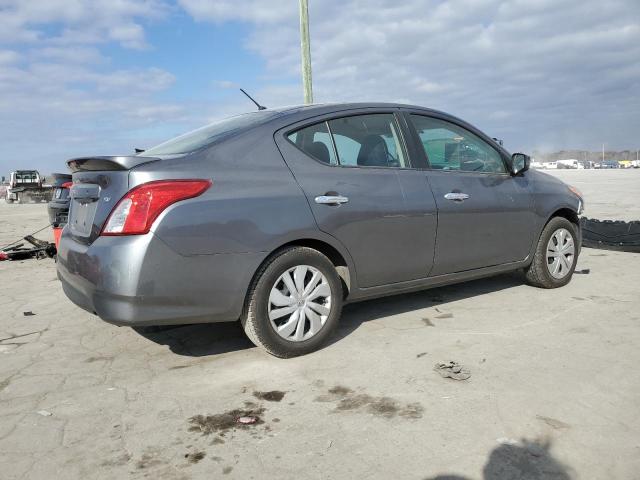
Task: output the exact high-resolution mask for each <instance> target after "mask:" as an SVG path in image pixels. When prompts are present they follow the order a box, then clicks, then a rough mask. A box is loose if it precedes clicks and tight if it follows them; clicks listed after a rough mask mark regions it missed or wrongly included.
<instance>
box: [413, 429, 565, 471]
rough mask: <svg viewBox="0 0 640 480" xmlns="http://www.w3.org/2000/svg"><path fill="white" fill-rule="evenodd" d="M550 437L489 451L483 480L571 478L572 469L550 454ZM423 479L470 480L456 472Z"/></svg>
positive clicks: (524, 440)
mask: <svg viewBox="0 0 640 480" xmlns="http://www.w3.org/2000/svg"><path fill="white" fill-rule="evenodd" d="M550 450H551V442H550V441H549V440H542V441H541V440H527V439H522V440H520V441H512V442H510V443H506V444H501V445H499V446H498V447H496V448H494V449H493V450H492V451H491V453H490V454H489V458H488V459H487V463H486V464H485V466H484V468H483V469H482V479H483V480H546V479H549V480H551V479H553V480H571V478H574V475H573V474H572V472H570V469H569V468H568V467H567V466H565V465H563V464H562V462H560V461H559V460H557V459H555V458H554V457H553V455H551V451H550ZM424 480H470V479H469V478H468V477H464V476H460V475H456V474H444V475H438V476H435V477H426V478H425V479H424Z"/></svg>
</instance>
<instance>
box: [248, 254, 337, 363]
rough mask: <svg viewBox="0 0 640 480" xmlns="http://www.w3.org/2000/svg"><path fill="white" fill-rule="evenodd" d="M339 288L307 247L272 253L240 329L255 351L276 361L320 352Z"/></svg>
mask: <svg viewBox="0 0 640 480" xmlns="http://www.w3.org/2000/svg"><path fill="white" fill-rule="evenodd" d="M342 293H343V292H342V283H341V281H340V277H339V276H338V273H337V271H336V269H335V267H334V265H333V264H332V263H331V261H330V260H329V259H328V258H327V257H326V256H324V255H323V254H322V253H320V252H318V251H317V250H314V249H312V248H307V247H290V248H286V249H284V250H282V251H280V252H278V253H276V254H274V255H273V256H272V257H271V258H270V259H269V260H267V261H266V262H265V264H264V265H263V266H262V267H261V268H260V270H259V271H258V273H257V274H256V278H255V279H254V281H253V283H252V285H251V287H250V290H249V293H248V297H247V302H246V306H245V312H244V314H243V316H242V318H241V322H242V326H243V327H244V331H245V332H246V334H247V336H248V337H249V339H250V340H251V341H252V342H253V343H254V344H255V345H257V346H258V347H261V348H263V349H265V350H266V351H267V352H269V353H270V354H272V355H275V356H276V357H281V358H288V357H295V356H298V355H304V354H307V353H310V352H313V351H315V350H318V349H319V348H320V347H322V346H323V345H324V344H325V343H326V341H327V340H328V339H329V337H330V336H331V334H332V333H333V331H334V330H335V328H336V326H337V324H338V320H339V319H340V314H341V312H342Z"/></svg>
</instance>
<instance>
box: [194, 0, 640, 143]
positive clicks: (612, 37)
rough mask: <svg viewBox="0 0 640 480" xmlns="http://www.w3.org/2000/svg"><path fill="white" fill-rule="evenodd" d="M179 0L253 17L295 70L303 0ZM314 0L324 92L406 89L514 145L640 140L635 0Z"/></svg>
mask: <svg viewBox="0 0 640 480" xmlns="http://www.w3.org/2000/svg"><path fill="white" fill-rule="evenodd" d="M181 4H182V5H183V6H184V7H185V9H186V10H187V11H188V12H189V13H190V14H191V15H193V16H194V18H195V19H196V20H201V21H213V22H221V21H227V20H236V21H244V22H249V23H250V24H251V25H252V33H251V35H250V37H249V38H248V39H247V48H249V49H250V50H252V51H254V52H256V53H258V54H259V55H260V56H261V57H262V58H263V59H264V60H265V62H266V65H267V67H268V68H269V73H268V75H269V78H270V79H271V80H274V79H278V78H280V79H282V80H283V81H285V80H286V81H289V82H291V80H292V79H295V80H296V81H297V79H298V77H299V70H300V66H299V65H300V63H299V62H300V50H299V37H298V35H299V33H298V23H297V21H298V20H297V15H298V11H297V2H295V1H289V0H280V1H275V0H272V1H269V2H250V3H249V4H247V8H241V7H239V6H238V4H237V2H236V1H231V0H221V1H216V2H207V1H204V0H182V1H181ZM309 9H310V22H311V49H312V61H313V79H314V97H315V100H316V101H365V100H381V101H398V100H409V101H410V102H412V103H416V104H421V105H426V106H431V107H434V108H439V109H442V110H445V111H449V112H451V113H454V114H457V115H459V116H461V117H463V118H465V119H467V120H469V121H471V122H472V123H475V124H477V125H478V126H479V127H480V128H483V129H484V130H486V131H487V132H488V133H490V134H492V135H497V136H501V137H504V138H505V139H506V140H507V144H508V146H509V147H511V148H513V149H516V148H520V147H529V148H531V147H535V146H536V145H537V144H543V143H544V144H552V145H556V147H558V148H560V147H565V146H567V147H569V146H571V147H595V146H596V145H597V144H599V143H601V142H602V141H607V142H609V143H610V144H612V145H618V146H619V147H620V148H622V147H628V146H634V145H632V143H634V142H637V139H636V138H637V132H638V131H639V130H640V63H639V62H638V58H640V20H639V19H640V2H638V1H637V0H608V1H607V2H600V1H595V0H589V1H584V0H537V1H533V0H506V1H499V0H449V1H446V2H442V1H440V0H405V1H403V2H397V1H395V0H371V1H368V2H362V1H357V0H323V1H319V0H316V1H314V0H311V2H310V6H309ZM276 14H277V15H276ZM296 92H297V95H296V96H297V98H298V101H300V100H301V97H302V94H301V88H300V87H296ZM261 101H263V102H264V103H266V104H270V103H271V99H269V98H261Z"/></svg>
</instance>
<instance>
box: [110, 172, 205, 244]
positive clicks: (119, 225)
mask: <svg viewBox="0 0 640 480" xmlns="http://www.w3.org/2000/svg"><path fill="white" fill-rule="evenodd" d="M210 186H211V180H158V181H155V182H148V183H143V184H142V185H138V186H137V187H134V188H132V189H131V190H130V191H129V192H128V193H127V194H126V195H125V196H124V197H122V199H121V200H120V201H119V202H118V204H117V205H116V206H115V208H114V209H113V210H112V211H111V214H110V215H109V218H108V219H107V223H106V224H105V226H104V228H103V229H102V233H101V235H141V234H145V233H149V229H150V228H151V225H152V224H153V222H154V220H155V219H156V218H158V215H160V214H161V213H162V212H163V211H164V209H165V208H167V207H168V206H169V205H172V204H174V203H176V202H179V201H181V200H186V199H188V198H193V197H197V196H198V195H201V194H202V193H204V192H205V191H206V190H207V189H208V188H209V187H210Z"/></svg>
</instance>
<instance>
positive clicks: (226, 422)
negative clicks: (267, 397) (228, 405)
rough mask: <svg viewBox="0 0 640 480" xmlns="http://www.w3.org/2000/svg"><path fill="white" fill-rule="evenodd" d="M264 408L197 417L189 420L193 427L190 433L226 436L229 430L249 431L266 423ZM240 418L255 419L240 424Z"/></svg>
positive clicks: (190, 428)
mask: <svg viewBox="0 0 640 480" xmlns="http://www.w3.org/2000/svg"><path fill="white" fill-rule="evenodd" d="M264 411H265V409H264V408H263V407H254V408H247V409H240V408H238V409H235V410H229V411H228V412H224V413H218V414H216V415H195V416H193V417H191V418H190V419H189V423H190V424H191V427H189V431H190V432H200V433H202V435H210V434H212V433H218V434H220V435H221V436H224V434H225V432H228V431H229V430H248V429H250V428H253V427H255V426H257V425H261V424H263V423H264V420H262V418H261V415H263V414H264ZM240 417H255V419H256V420H255V422H253V423H239V422H238V419H239V418H240Z"/></svg>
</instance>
